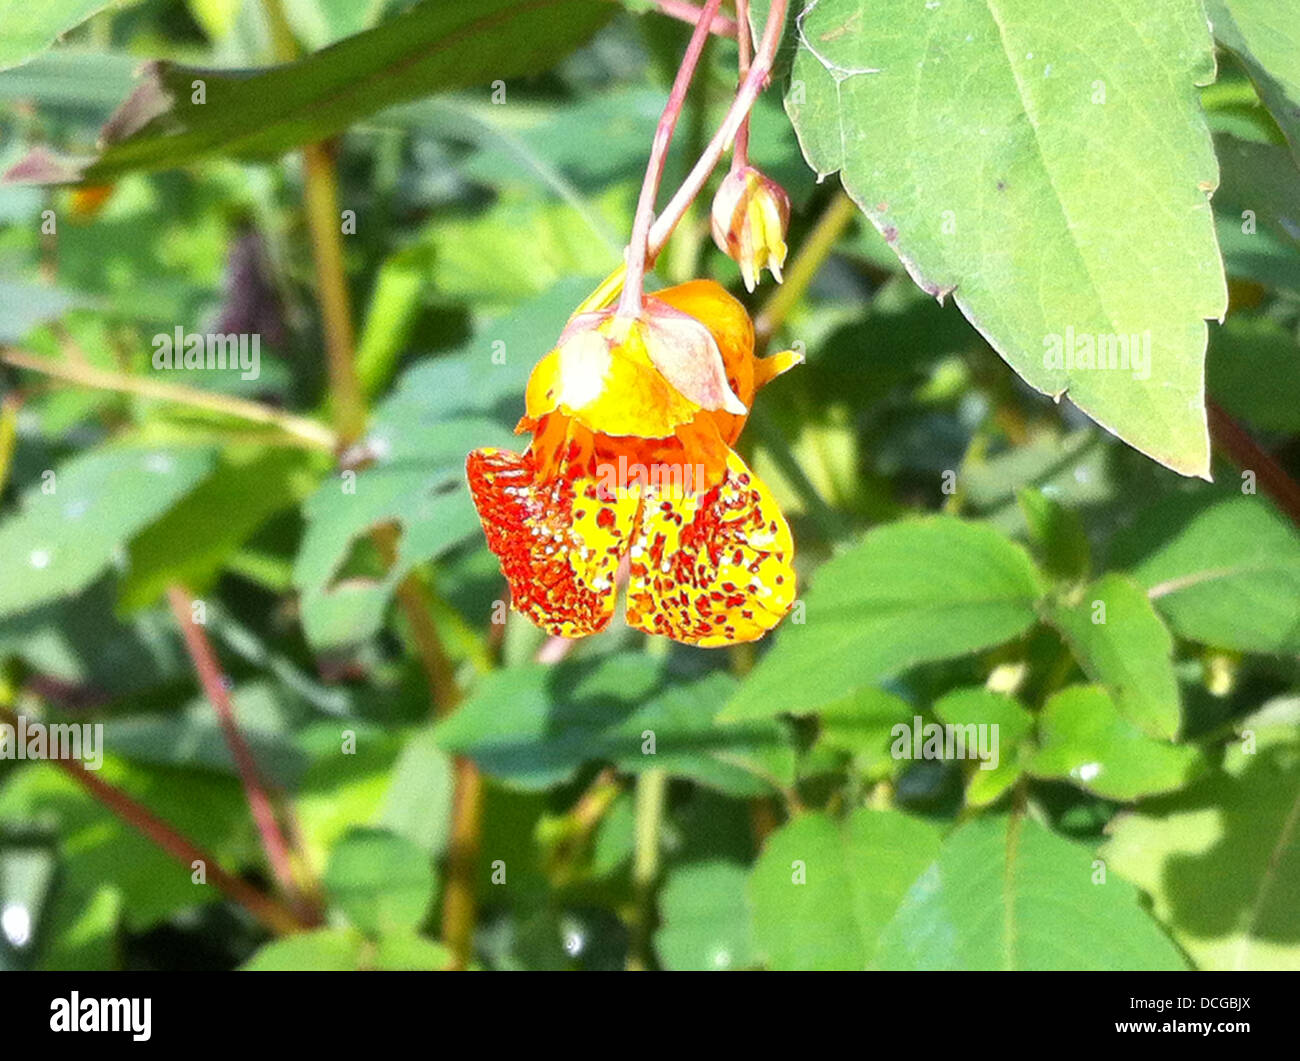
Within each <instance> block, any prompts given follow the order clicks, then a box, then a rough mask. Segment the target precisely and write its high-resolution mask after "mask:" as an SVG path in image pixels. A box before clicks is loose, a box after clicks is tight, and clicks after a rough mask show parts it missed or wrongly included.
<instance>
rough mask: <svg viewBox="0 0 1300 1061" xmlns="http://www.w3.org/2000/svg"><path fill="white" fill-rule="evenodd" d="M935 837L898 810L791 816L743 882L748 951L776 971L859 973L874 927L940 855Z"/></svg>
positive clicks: (871, 950) (873, 943)
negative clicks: (749, 921) (749, 925)
mask: <svg viewBox="0 0 1300 1061" xmlns="http://www.w3.org/2000/svg"><path fill="white" fill-rule="evenodd" d="M939 835H940V834H939V830H938V828H936V827H935V826H933V825H931V824H929V823H927V822H924V821H922V820H921V819H919V818H912V817H908V816H907V815H905V814H901V813H899V812H898V811H873V810H858V811H854V812H853V813H852V814H851V815H849V817H848V818H846V819H845V820H844V821H843V822H836V821H834V820H833V819H831V818H829V817H826V816H825V815H822V814H808V815H803V816H801V817H798V818H796V819H794V821H792V822H790V823H789V824H788V825H786V826H785V827H784V828H782V829H780V830H779V831H778V832H776V833H773V834H772V836H770V837H769V838H768V841H767V845H766V846H765V847H764V848H763V854H762V856H761V857H760V858H759V860H758V862H757V863H756V864H755V866H754V869H753V872H752V874H751V876H750V881H749V897H750V903H751V904H752V907H753V911H754V945H755V948H756V950H757V952H758V955H759V957H760V958H761V959H762V960H763V961H764V962H765V963H766V964H767V965H768V966H769V967H770V968H773V969H800V970H812V969H865V968H867V967H868V966H871V965H874V964H876V963H875V957H876V948H877V943H878V940H879V937H880V933H881V930H882V929H884V927H885V926H886V925H887V924H888V923H889V920H890V918H891V917H893V915H894V911H895V910H896V909H897V907H898V904H899V902H900V901H901V900H902V899H903V896H904V895H905V894H906V893H907V890H908V888H909V887H911V885H912V882H913V881H914V880H916V877H917V874H919V873H920V872H921V871H922V870H924V869H925V867H926V866H927V865H929V864H930V863H931V861H932V860H933V859H934V858H935V857H936V855H938V853H939Z"/></svg>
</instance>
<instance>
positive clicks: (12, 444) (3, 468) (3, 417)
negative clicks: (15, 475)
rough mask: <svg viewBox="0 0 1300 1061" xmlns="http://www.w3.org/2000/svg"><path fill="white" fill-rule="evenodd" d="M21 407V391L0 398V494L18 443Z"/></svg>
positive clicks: (3, 489) (7, 480) (6, 479)
mask: <svg viewBox="0 0 1300 1061" xmlns="http://www.w3.org/2000/svg"><path fill="white" fill-rule="evenodd" d="M22 407H23V396H22V392H21V391H10V392H9V393H8V394H6V395H5V396H4V398H3V399H0V495H3V494H4V492H5V485H6V484H7V483H8V482H9V472H10V469H11V468H12V467H13V461H14V449H15V448H16V446H17V444H18V410H19V409H21V408H22Z"/></svg>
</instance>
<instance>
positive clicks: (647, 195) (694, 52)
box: [618, 0, 722, 317]
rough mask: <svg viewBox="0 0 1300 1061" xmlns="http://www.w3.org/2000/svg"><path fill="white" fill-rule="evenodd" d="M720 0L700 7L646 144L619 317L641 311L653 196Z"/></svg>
mask: <svg viewBox="0 0 1300 1061" xmlns="http://www.w3.org/2000/svg"><path fill="white" fill-rule="evenodd" d="M721 4H722V0H708V2H707V3H706V4H705V5H704V7H703V8H702V9H701V11H700V15H699V21H698V22H696V24H695V32H694V33H692V34H691V40H690V43H689V44H687V46H686V54H685V55H684V56H683V57H682V65H681V66H679V67H678V68H677V76H676V77H675V78H674V79H673V87H672V90H671V91H670V92H669V93H668V102H667V104H665V106H664V110H663V114H661V115H660V117H659V125H658V126H657V127H656V128H655V137H654V142H653V144H652V145H651V147H650V160H649V162H648V163H647V164H646V171H645V180H644V181H642V183H641V197H640V198H639V199H638V200H637V204H636V219H635V220H634V221H633V222H632V239H631V240H630V241H629V243H628V247H627V277H626V279H625V280H624V282H623V294H622V295H621V296H620V297H619V302H618V313H619V316H622V317H636V316H639V315H640V313H641V293H642V287H643V286H644V282H645V269H646V258H647V257H648V255H649V245H650V244H649V241H650V226H651V225H652V224H653V223H654V212H655V199H656V198H658V195H659V183H660V181H661V180H662V179H663V175H664V165H665V164H666V163H667V161H668V148H669V145H671V144H672V141H673V132H674V130H675V129H676V128H677V119H678V118H679V117H681V113H682V107H683V106H684V105H685V103H686V91H687V89H689V88H690V86H691V78H692V77H694V76H695V68H696V66H697V65H699V61H700V53H701V52H702V51H703V50H704V42H705V41H706V40H707V39H708V36H709V22H710V20H711V19H712V18H713V16H714V15H716V14H717V13H718V8H719V7H720V6H721Z"/></svg>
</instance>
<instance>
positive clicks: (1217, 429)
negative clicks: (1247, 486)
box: [1205, 401, 1300, 527]
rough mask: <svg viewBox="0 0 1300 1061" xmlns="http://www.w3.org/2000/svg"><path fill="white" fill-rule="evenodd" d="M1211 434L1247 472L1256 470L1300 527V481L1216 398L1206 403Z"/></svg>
mask: <svg viewBox="0 0 1300 1061" xmlns="http://www.w3.org/2000/svg"><path fill="white" fill-rule="evenodd" d="M1205 411H1206V414H1207V416H1208V418H1209V422H1210V435H1211V437H1212V438H1213V439H1214V442H1215V444H1216V445H1217V446H1218V448H1219V449H1220V450H1222V452H1223V454H1224V455H1225V456H1226V457H1227V458H1228V459H1229V460H1230V461H1232V463H1233V464H1235V465H1236V466H1237V467H1238V468H1240V469H1242V470H1243V471H1252V472H1254V473H1255V478H1256V479H1257V480H1258V481H1259V485H1260V486H1262V487H1263V488H1264V491H1265V492H1266V493H1267V494H1268V495H1269V497H1271V498H1272V499H1273V500H1274V501H1275V502H1277V507H1278V508H1280V509H1281V510H1282V511H1283V512H1284V513H1285V514H1286V516H1287V517H1288V518H1289V519H1290V520H1291V522H1292V523H1294V524H1295V525H1296V526H1297V527H1300V483H1297V482H1296V481H1295V480H1294V479H1292V478H1291V476H1290V475H1288V474H1287V471H1286V469H1285V468H1283V467H1282V465H1280V464H1279V463H1278V462H1277V461H1276V460H1274V459H1273V457H1272V456H1271V455H1270V454H1269V453H1267V452H1265V450H1264V449H1263V448H1262V447H1261V446H1260V445H1259V443H1258V442H1256V441H1255V440H1254V439H1253V438H1251V437H1250V435H1248V434H1247V433H1246V431H1245V429H1244V428H1242V426H1241V425H1240V424H1238V423H1237V421H1235V420H1234V419H1233V418H1232V417H1231V416H1229V415H1228V414H1227V413H1226V412H1224V411H1223V409H1222V408H1220V407H1219V406H1218V405H1216V404H1215V403H1214V402H1212V401H1207V402H1206V403H1205Z"/></svg>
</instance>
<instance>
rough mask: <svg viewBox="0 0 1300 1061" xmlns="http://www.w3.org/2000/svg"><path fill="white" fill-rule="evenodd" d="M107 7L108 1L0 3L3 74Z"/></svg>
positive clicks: (7, 0) (4, 0)
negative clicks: (2, 28)
mask: <svg viewBox="0 0 1300 1061" xmlns="http://www.w3.org/2000/svg"><path fill="white" fill-rule="evenodd" d="M107 6H108V0H41V2H40V3H38V4H33V3H29V2H28V0H0V26H3V27H4V34H3V36H0V70H6V69H8V68H9V67H11V66H18V65H19V64H20V63H25V62H27V61H28V60H29V59H32V58H33V57H35V56H36V55H39V54H40V53H41V52H43V51H44V50H45V49H46V48H48V47H49V46H50V45H51V44H53V43H54V41H55V40H56V39H57V38H58V37H59V36H61V35H62V34H64V33H67V32H68V30H70V29H72V27H73V26H77V25H79V24H80V23H82V22H85V21H86V19H88V18H90V16H91V15H93V14H94V13H95V12H96V11H98V10H100V9H101V8H104V7H107Z"/></svg>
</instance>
